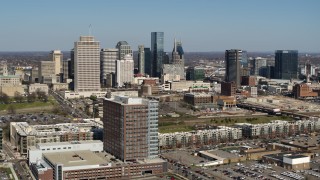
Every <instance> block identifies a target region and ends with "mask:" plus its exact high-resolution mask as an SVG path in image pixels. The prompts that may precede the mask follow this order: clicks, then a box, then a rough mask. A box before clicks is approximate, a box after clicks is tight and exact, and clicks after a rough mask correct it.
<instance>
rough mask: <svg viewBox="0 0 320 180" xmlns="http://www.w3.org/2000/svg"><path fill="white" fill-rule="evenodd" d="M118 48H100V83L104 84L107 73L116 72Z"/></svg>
mask: <svg viewBox="0 0 320 180" xmlns="http://www.w3.org/2000/svg"><path fill="white" fill-rule="evenodd" d="M118 53H119V50H118V49H101V52H100V66H101V83H102V84H106V79H107V75H108V74H111V73H116V63H117V59H118Z"/></svg>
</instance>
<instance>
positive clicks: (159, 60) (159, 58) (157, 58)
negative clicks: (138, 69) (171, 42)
mask: <svg viewBox="0 0 320 180" xmlns="http://www.w3.org/2000/svg"><path fill="white" fill-rule="evenodd" d="M151 53H152V60H153V68H152V76H154V77H160V76H161V68H162V64H163V58H164V33H163V32H152V33H151Z"/></svg>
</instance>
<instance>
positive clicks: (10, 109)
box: [7, 104, 16, 114]
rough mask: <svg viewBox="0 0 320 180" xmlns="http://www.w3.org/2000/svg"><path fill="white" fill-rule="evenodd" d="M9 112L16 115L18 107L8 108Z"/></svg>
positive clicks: (11, 106)
mask: <svg viewBox="0 0 320 180" xmlns="http://www.w3.org/2000/svg"><path fill="white" fill-rule="evenodd" d="M7 111H8V113H9V114H16V107H15V106H14V105H12V104H11V105H10V106H8V108H7Z"/></svg>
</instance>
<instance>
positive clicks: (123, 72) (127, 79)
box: [116, 54, 134, 87]
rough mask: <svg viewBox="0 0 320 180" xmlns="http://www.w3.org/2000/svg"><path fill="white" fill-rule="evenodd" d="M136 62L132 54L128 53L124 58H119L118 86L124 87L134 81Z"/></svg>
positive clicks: (117, 67) (117, 68)
mask: <svg viewBox="0 0 320 180" xmlns="http://www.w3.org/2000/svg"><path fill="white" fill-rule="evenodd" d="M133 71H134V62H133V59H132V56H131V55H130V54H127V55H125V56H124V59H123V60H117V65H116V86H117V87H122V86H124V85H125V84H131V83H133Z"/></svg>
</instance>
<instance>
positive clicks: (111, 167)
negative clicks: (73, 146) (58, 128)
mask: <svg viewBox="0 0 320 180" xmlns="http://www.w3.org/2000/svg"><path fill="white" fill-rule="evenodd" d="M35 165H36V164H32V165H31V166H32V167H34V168H32V169H35V170H34V171H33V172H34V173H37V172H39V171H37V169H36V168H37V167H40V168H42V169H43V167H47V166H49V167H48V169H49V168H50V169H52V171H51V172H52V177H53V178H52V179H53V180H60V179H64V180H71V179H121V178H125V179H130V178H133V177H139V176H143V175H148V174H150V175H152V174H161V173H165V172H167V162H165V161H164V160H162V159H160V158H156V159H146V160H137V161H133V162H123V161H120V160H118V159H116V158H115V157H114V156H112V155H110V154H107V153H94V152H91V151H89V150H82V151H65V152H60V153H53V152H48V153H43V160H42V161H41V160H40V161H38V166H35ZM46 172H47V173H48V174H49V171H46ZM35 176H36V177H38V176H39V175H38V174H35Z"/></svg>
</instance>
